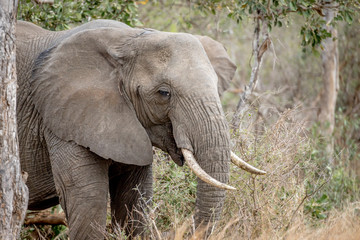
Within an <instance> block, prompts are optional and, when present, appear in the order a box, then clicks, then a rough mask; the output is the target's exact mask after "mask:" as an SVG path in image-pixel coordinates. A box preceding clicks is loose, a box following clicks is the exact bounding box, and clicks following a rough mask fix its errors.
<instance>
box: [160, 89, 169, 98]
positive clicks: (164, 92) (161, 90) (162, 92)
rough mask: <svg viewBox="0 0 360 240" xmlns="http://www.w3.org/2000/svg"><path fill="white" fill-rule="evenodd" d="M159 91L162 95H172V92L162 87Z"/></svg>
mask: <svg viewBox="0 0 360 240" xmlns="http://www.w3.org/2000/svg"><path fill="white" fill-rule="evenodd" d="M159 93H160V94H161V95H162V96H165V97H170V92H169V91H167V90H163V89H160V90H159Z"/></svg>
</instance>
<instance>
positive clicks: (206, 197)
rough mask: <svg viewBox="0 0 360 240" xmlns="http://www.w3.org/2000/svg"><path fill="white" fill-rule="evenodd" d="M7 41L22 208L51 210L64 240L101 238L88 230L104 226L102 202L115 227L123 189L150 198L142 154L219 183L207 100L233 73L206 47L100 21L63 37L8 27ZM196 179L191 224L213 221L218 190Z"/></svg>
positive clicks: (213, 100)
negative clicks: (189, 158) (23, 184)
mask: <svg viewBox="0 0 360 240" xmlns="http://www.w3.org/2000/svg"><path fill="white" fill-rule="evenodd" d="M199 40H200V41H199ZM16 41H17V69H18V72H17V74H18V84H19V90H18V103H17V104H18V105H17V117H18V126H19V141H20V159H21V166H22V169H23V170H24V171H26V172H28V174H29V178H28V181H27V185H28V187H29V190H30V200H29V209H44V208H47V207H50V206H53V205H55V204H57V203H58V202H60V204H61V205H62V207H63V209H64V210H65V213H66V217H67V219H68V224H69V228H70V238H71V239H77V240H78V239H102V237H101V235H100V234H99V232H98V231H97V230H95V229H94V228H92V226H93V225H97V226H98V227H97V228H104V226H105V223H106V222H105V221H106V209H107V198H108V193H109V192H110V197H111V211H112V214H113V221H117V222H120V223H123V222H124V221H125V219H126V216H127V209H128V210H130V211H131V209H132V208H133V206H135V205H136V204H137V202H138V197H139V192H138V191H135V190H133V189H134V188H135V187H138V188H139V189H140V191H141V192H142V194H144V197H145V198H146V199H150V198H151V196H152V173H151V164H152V160H153V159H152V157H153V156H152V146H157V147H159V148H161V149H162V150H164V151H166V152H168V153H169V154H170V155H171V157H172V159H173V160H174V161H175V162H176V163H177V164H178V165H183V163H184V160H183V156H182V155H181V151H180V149H181V148H185V149H188V150H191V151H193V153H194V155H195V157H196V159H197V161H198V163H199V164H200V166H201V167H202V168H203V169H204V170H205V171H206V172H207V173H208V174H209V175H211V176H212V177H214V178H215V179H218V180H220V181H221V182H225V183H226V182H227V181H228V178H229V160H230V147H229V131H228V125H227V123H226V121H225V117H224V113H223V111H222V108H221V105H220V100H219V94H221V92H222V91H223V90H224V89H226V88H227V86H228V84H229V81H230V80H231V78H232V77H233V75H234V71H235V66H234V64H233V63H231V61H230V60H229V59H228V56H227V55H226V52H225V50H224V48H223V47H222V45H221V44H219V43H218V42H215V41H214V40H212V39H210V38H207V37H200V36H196V37H195V36H193V35H190V34H184V33H165V32H159V31H155V30H150V29H148V30H144V29H133V28H130V27H128V26H126V25H124V24H122V23H119V22H115V21H108V20H98V21H94V22H90V23H87V24H84V25H82V26H80V27H78V28H75V29H73V30H69V31H63V32H50V31H46V30H43V29H41V28H39V27H37V26H35V25H33V24H31V23H26V22H18V25H17V39H16ZM204 49H205V50H204ZM209 59H210V61H209ZM198 181H199V182H198V188H197V200H196V216H195V219H196V224H197V225H199V224H200V223H201V222H203V223H208V222H212V221H213V220H216V219H218V217H219V215H220V213H221V209H222V206H223V202H224V198H225V191H224V190H220V189H217V188H215V187H213V186H210V185H208V184H207V183H204V182H203V181H201V180H198ZM134 217H135V218H136V217H138V216H136V214H134ZM129 225H130V226H129V227H128V231H129V232H130V231H133V230H134V229H130V227H134V228H135V232H136V231H137V232H138V231H139V228H140V227H139V226H136V224H135V225H134V224H133V225H132V224H129Z"/></svg>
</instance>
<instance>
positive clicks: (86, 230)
mask: <svg viewBox="0 0 360 240" xmlns="http://www.w3.org/2000/svg"><path fill="white" fill-rule="evenodd" d="M45 135H46V136H45V139H46V142H47V145H48V149H49V155H50V161H51V167H52V171H53V175H54V181H55V187H56V191H57V193H58V195H59V198H60V204H61V206H62V208H63V209H64V211H65V214H66V218H67V221H68V225H69V236H70V239H72V240H81V239H103V238H104V237H103V235H102V233H101V231H103V230H105V227H106V210H107V198H108V189H109V180H108V170H109V165H110V163H111V162H110V161H109V160H105V159H102V158H100V157H99V156H97V155H96V154H94V153H92V152H90V151H89V150H87V149H85V148H84V147H81V146H79V145H77V144H76V143H74V142H67V141H63V140H61V139H59V138H58V137H56V136H55V135H53V134H51V133H46V134H45Z"/></svg>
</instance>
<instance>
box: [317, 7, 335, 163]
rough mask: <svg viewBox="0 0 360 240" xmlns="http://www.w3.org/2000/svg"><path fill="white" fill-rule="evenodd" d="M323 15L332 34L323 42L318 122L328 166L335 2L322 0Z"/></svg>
mask: <svg viewBox="0 0 360 240" xmlns="http://www.w3.org/2000/svg"><path fill="white" fill-rule="evenodd" d="M323 4H324V8H323V14H324V15H325V17H324V19H325V21H326V24H325V26H324V28H325V29H326V30H327V31H328V32H330V33H331V34H332V37H330V38H327V39H325V40H324V42H323V45H322V46H323V51H322V54H321V58H322V65H323V76H322V81H323V92H322V94H321V95H320V102H319V111H318V121H319V122H320V124H321V131H322V135H323V136H324V140H325V141H326V149H325V154H326V157H327V159H328V163H329V164H330V165H332V164H333V152H334V139H333V137H332V135H333V131H334V125H335V106H336V98H337V92H338V88H339V87H338V77H339V76H338V75H339V70H338V68H339V61H338V59H339V56H338V46H337V45H338V43H337V39H336V38H337V31H336V29H335V28H333V27H332V26H331V25H330V23H331V21H332V20H333V18H334V16H335V15H336V10H335V8H334V5H335V4H336V3H335V1H331V0H324V1H323Z"/></svg>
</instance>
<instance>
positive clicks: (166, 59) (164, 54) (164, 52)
mask: <svg viewBox="0 0 360 240" xmlns="http://www.w3.org/2000/svg"><path fill="white" fill-rule="evenodd" d="M137 63H139V65H140V67H141V68H143V69H145V70H147V72H150V73H161V74H171V75H172V76H174V75H176V74H177V73H181V75H184V72H186V73H187V75H189V74H192V75H194V74H197V73H199V72H203V73H205V72H207V74H205V75H211V76H212V77H214V76H215V75H216V74H215V72H214V70H213V68H212V66H211V63H210V61H209V59H208V57H207V54H206V52H205V50H204V48H203V47H202V45H201V43H200V41H199V40H198V39H197V38H195V37H194V36H192V35H190V34H184V33H166V32H160V33H151V34H149V36H146V38H145V41H144V42H142V44H141V47H140V49H139V55H138V61H137ZM164 77H166V76H164ZM215 78H216V76H215Z"/></svg>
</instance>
